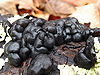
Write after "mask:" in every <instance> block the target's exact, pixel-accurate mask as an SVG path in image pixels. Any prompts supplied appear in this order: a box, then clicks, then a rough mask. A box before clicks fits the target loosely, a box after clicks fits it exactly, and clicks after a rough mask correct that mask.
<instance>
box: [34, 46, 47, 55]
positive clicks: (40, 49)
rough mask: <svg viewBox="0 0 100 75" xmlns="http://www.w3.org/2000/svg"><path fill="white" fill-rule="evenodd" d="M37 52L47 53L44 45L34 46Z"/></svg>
mask: <svg viewBox="0 0 100 75" xmlns="http://www.w3.org/2000/svg"><path fill="white" fill-rule="evenodd" d="M35 49H36V51H37V52H39V53H41V54H42V53H48V49H47V48H46V47H38V48H35Z"/></svg>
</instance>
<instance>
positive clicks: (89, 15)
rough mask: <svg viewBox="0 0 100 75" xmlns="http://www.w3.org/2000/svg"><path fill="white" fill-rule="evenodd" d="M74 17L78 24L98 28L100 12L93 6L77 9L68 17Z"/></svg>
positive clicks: (99, 25)
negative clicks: (86, 24)
mask: <svg viewBox="0 0 100 75" xmlns="http://www.w3.org/2000/svg"><path fill="white" fill-rule="evenodd" d="M70 16H71V17H76V18H77V19H78V20H79V22H80V23H82V24H84V23H91V25H90V27H91V28H95V27H100V11H99V10H98V7H97V6H96V5H95V4H89V5H85V6H81V7H77V9H76V11H75V12H74V13H73V14H72V15H70Z"/></svg>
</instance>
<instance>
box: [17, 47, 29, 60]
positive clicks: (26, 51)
mask: <svg viewBox="0 0 100 75" xmlns="http://www.w3.org/2000/svg"><path fill="white" fill-rule="evenodd" d="M19 55H20V57H21V58H22V59H23V60H25V59H27V58H28V57H29V55H30V50H29V49H28V48H26V47H24V48H21V49H20V52H19Z"/></svg>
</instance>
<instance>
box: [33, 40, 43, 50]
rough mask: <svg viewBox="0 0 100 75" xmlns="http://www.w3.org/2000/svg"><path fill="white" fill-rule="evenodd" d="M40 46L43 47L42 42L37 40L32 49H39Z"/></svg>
mask: <svg viewBox="0 0 100 75" xmlns="http://www.w3.org/2000/svg"><path fill="white" fill-rule="evenodd" d="M41 46H43V41H42V40H40V39H39V38H37V39H36V41H35V42H34V47H35V48H39V47H41Z"/></svg>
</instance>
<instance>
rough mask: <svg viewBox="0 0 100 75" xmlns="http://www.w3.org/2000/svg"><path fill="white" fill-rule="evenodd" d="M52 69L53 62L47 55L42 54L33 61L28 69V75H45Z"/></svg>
mask: <svg viewBox="0 0 100 75" xmlns="http://www.w3.org/2000/svg"><path fill="white" fill-rule="evenodd" d="M51 69H52V60H51V59H50V58H49V56H48V55H47V54H40V55H38V56H37V57H36V58H35V59H32V61H31V63H30V66H29V67H28V68H27V73H26V74H27V75H44V73H49V72H50V71H51Z"/></svg>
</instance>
